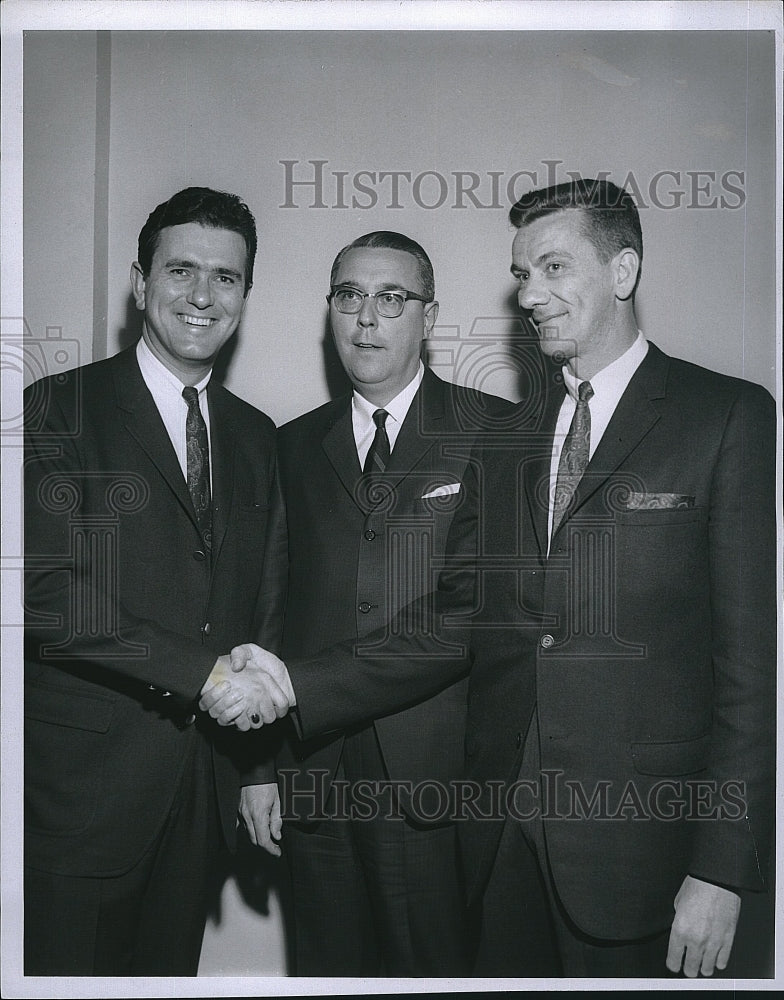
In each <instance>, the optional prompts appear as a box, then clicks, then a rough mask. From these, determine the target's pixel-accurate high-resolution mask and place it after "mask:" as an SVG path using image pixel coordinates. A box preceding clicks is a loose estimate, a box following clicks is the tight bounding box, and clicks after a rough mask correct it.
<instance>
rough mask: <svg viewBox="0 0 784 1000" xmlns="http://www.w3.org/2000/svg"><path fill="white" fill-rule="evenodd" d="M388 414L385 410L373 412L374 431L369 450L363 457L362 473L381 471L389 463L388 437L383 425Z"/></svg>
mask: <svg viewBox="0 0 784 1000" xmlns="http://www.w3.org/2000/svg"><path fill="white" fill-rule="evenodd" d="M388 416H389V414H388V413H387V411H386V410H376V412H375V413H374V414H373V423H374V424H375V425H376V433H375V436H374V438H373V441H372V442H371V445H370V450H369V451H368V453H367V457H366V459H365V467H364V468H363V470H362V471H363V472H364V473H368V472H372V473H379V472H383V471H384V470H385V469H386V467H387V465H389V456H390V454H391V449H390V447H389V437H388V436H387V429H386V427H385V426H384V425H385V423H386V419H387V417H388Z"/></svg>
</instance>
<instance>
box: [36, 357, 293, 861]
mask: <svg viewBox="0 0 784 1000" xmlns="http://www.w3.org/2000/svg"><path fill="white" fill-rule="evenodd" d="M208 398H209V407H210V425H211V442H212V447H211V465H212V475H213V501H214V525H213V557H212V560H211V561H210V560H209V559H208V558H207V557H206V555H205V552H204V546H203V544H202V540H201V535H200V533H199V529H198V526H197V524H196V521H195V516H194V513H193V508H192V505H191V501H190V496H189V494H188V490H187V486H186V483H185V480H184V476H183V474H182V471H181V468H180V466H179V464H178V462H177V458H176V455H175V452H174V448H173V447H172V445H171V442H170V439H169V437H168V434H167V432H166V429H165V427H164V425H163V422H162V421H161V419H160V416H159V414H158V411H157V408H156V406H155V403H154V401H153V398H152V396H151V394H150V392H149V391H148V389H147V387H146V385H145V383H144V380H143V379H142V376H141V373H140V371H139V367H138V364H137V361H136V356H135V348H131V349H130V350H127V351H124V352H122V353H121V354H119V355H117V356H116V357H114V358H111V359H109V360H107V361H101V362H97V363H95V364H92V365H88V366H86V367H83V368H80V369H76V370H75V371H72V372H69V373H67V374H66V375H65V376H55V377H53V378H49V379H45V380H43V381H41V382H38V383H36V384H35V385H33V386H31V387H30V389H29V390H28V392H27V397H26V417H27V432H28V440H27V452H26V485H25V529H26V531H25V544H26V570H27V572H26V605H27V617H28V626H27V629H26V649H25V660H26V662H25V767H26V816H25V827H26V862H27V863H28V864H30V865H32V866H34V867H37V868H40V869H43V870H48V871H52V872H59V873H61V874H70V875H101V876H108V875H115V874H119V873H122V872H124V871H127V870H128V869H130V868H131V867H132V866H133V865H134V864H135V863H136V862H137V861H138V860H139V858H140V857H141V856H142V854H143V853H144V852H145V850H147V849H148V848H149V846H150V845H151V842H152V841H153V839H154V837H155V836H156V834H157V832H158V830H159V829H160V827H161V824H162V823H163V821H164V819H165V817H166V815H167V813H168V811H169V809H170V806H171V803H172V800H173V796H174V794H175V790H176V786H177V783H178V781H179V779H180V775H181V773H182V770H183V768H184V767H185V766H186V764H187V760H188V754H189V751H190V749H191V747H192V744H193V741H194V740H197V739H198V740H201V739H205V738H208V739H210V740H211V741H212V742H213V761H214V772H215V784H216V788H217V794H218V800H219V807H220V814H221V819H222V824H223V828H224V832H225V835H226V838H227V841H228V842H229V843H230V844H231V843H232V842H233V839H234V836H235V826H236V811H237V804H238V799H239V791H238V786H239V779H238V770H237V768H238V766H239V765H240V764H241V763H242V756H243V748H244V747H245V746H247V744H246V743H245V739H246V737H244V736H243V734H236V733H229V732H228V731H226V730H221V729H219V727H218V726H217V725H216V724H214V723H212V721H211V720H208V719H206V718H205V717H204V716H202V715H201V713H199V712H198V708H197V707H196V701H197V698H198V694H199V691H200V689H201V687H202V685H203V683H204V681H205V680H206V678H207V675H208V674H209V672H210V670H211V668H212V666H213V664H214V662H215V659H216V656H217V654H219V653H225V652H228V650H229V649H230V648H231V647H232V646H233V645H235V644H236V643H238V642H242V641H247V640H249V639H251V638H255V637H256V636H257V635H266V636H267V637H269V638H270V639H271V638H272V634H273V632H274V628H275V625H274V623H273V618H274V614H275V610H276V609H273V608H272V607H271V606H267V605H266V603H265V594H264V593H262V592H261V588H260V580H261V573H262V568H263V566H264V562H265V546H266V530H267V524H268V519H269V518H268V515H269V510H270V496H271V493H272V491H273V487H274V479H275V475H276V471H275V449H274V433H275V432H274V426H273V424H272V422H271V421H270V420H269V418H268V417H266V416H265V415H264V414H262V413H260V412H259V411H258V410H255V409H254V408H253V407H251V406H249V405H248V404H247V403H244V402H243V401H242V400H240V399H237V398H236V397H235V396H233V395H232V394H231V393H230V392H229V391H228V390H227V389H225V388H224V387H223V386H221V385H219V384H218V383H217V382H216V381H214V380H213V381H211V382H210V383H209V388H208ZM272 644H273V645H274V643H272ZM165 692H168V695H166V694H165ZM196 715H199V719H198V721H197V722H196V723H195V724H194V723H193V719H194V717H195V716H196Z"/></svg>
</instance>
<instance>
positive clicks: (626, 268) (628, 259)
mask: <svg viewBox="0 0 784 1000" xmlns="http://www.w3.org/2000/svg"><path fill="white" fill-rule="evenodd" d="M613 266H614V269H615V294H616V295H617V296H618V298H619V299H624V300H625V299H628V298H629V297H630V295H631V294H632V292H633V291H634V286H635V285H636V284H637V275H638V274H639V272H640V257H639V255H638V253H637V251H636V250H632V248H631V247H624V249H623V250H621V252H620V253H619V254H617V255H616V256H615V257H614V258H613Z"/></svg>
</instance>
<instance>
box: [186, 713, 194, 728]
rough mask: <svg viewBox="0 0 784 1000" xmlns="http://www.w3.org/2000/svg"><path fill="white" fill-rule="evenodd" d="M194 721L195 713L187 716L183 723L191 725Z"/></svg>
mask: <svg viewBox="0 0 784 1000" xmlns="http://www.w3.org/2000/svg"><path fill="white" fill-rule="evenodd" d="M195 721H196V716H195V715H189V716H188V718H187V719H186V720H185V725H186V726H192V725H193V723H194V722H195Z"/></svg>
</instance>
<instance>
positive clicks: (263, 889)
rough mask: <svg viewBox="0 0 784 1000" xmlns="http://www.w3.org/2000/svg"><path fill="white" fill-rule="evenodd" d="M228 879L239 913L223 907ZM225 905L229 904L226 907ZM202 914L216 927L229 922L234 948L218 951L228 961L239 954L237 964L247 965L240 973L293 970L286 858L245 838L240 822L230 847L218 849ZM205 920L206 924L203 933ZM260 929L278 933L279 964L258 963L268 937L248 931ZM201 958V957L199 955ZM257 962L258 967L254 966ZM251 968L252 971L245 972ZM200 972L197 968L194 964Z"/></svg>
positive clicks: (267, 943) (292, 924) (291, 927)
mask: <svg viewBox="0 0 784 1000" xmlns="http://www.w3.org/2000/svg"><path fill="white" fill-rule="evenodd" d="M230 879H233V880H234V883H235V884H236V887H237V891H238V893H239V898H240V900H241V902H242V906H243V907H244V908H245V912H246V917H244V918H242V917H241V914H240V913H239V912H237V911H235V912H232V913H230V912H226V913H224V912H223V900H224V899H226V896H225V894H224V891H223V890H224V887H225V886H226V883H227V882H228V881H229V880H230ZM233 905H235V906H236V904H233ZM230 908H231V904H230V906H229V907H228V908H227V909H230ZM251 916H256V917H263V918H265V920H266V921H267V923H266V924H265V925H257V924H256V923H255V921H252V920H251V919H250V918H251ZM208 920H209V921H210V922H211V924H212V925H214V927H215V928H221V926H222V925H223V924H224V921H225V925H226V928H227V929H229V928H230V929H231V931H232V935H233V937H234V938H238V939H237V940H233V941H232V944H233V945H234V946H235V947H236V954H233V955H226V956H223V953H221V954H222V958H223V959H224V960H225V961H226V962H227V963H228V965H229V966H231V964H232V961H237V956H241V961H240V962H239V964H240V965H242V966H243V967H247V972H246V973H245V974H259V975H261V974H263V975H280V974H283V975H287V976H291V975H293V974H294V923H293V920H294V917H293V913H292V906H291V889H290V881H289V872H288V868H287V866H286V862H285V861H284V860H283V858H274V857H272V855H271V854H268V853H267V852H266V851H265V850H263V849H262V848H260V847H255V846H254V845H253V844H251V842H250V840H249V839H248V836H247V834H246V833H245V830H244V828H243V827H242V826H241V827H240V829H239V830H238V833H237V851H236V853H235V854H233V855H228V854H227V853H224V854H223V855H222V856H221V862H220V864H219V866H218V869H217V871H216V872H215V877H214V881H213V885H212V890H211V892H210V905H209V914H208ZM279 922H282V927H280V926H279ZM209 926H210V925H209V924H208V933H209V932H210V931H209ZM266 931H268V932H269V936H270V937H271V938H275V939H277V938H279V937H280V936H282V939H283V950H284V952H285V957H284V964H285V969H280V970H279V969H275V970H274V971H273V970H269V969H265V968H264V959H265V957H266V956H265V955H264V952H265V948H266V949H269V945H270V942H269V941H267V942H265V941H264V940H262V939H261V938H254V935H255V934H259V933H261V934H265V932H266ZM211 933H212V934H213V936H214V934H215V933H216V932H215V930H213V931H212V932H211ZM224 936H225V934H224ZM213 959H214V955H213ZM202 960H203V961H204V955H202ZM208 964H209V963H208ZM276 964H277V960H276ZM257 965H258V968H257V969H254V966H257ZM251 969H254V971H253V972H251V971H250V970H251ZM201 974H203V973H202V970H201V969H200V975H201ZM208 974H217V970H212V971H211V972H209V973H208ZM224 974H225V973H224ZM231 974H242V973H231Z"/></svg>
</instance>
